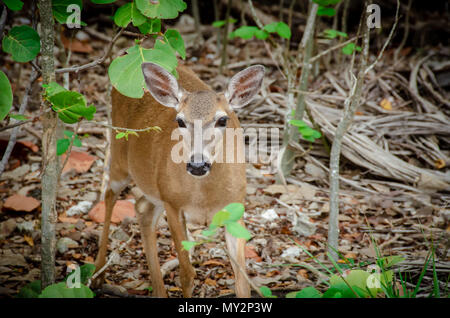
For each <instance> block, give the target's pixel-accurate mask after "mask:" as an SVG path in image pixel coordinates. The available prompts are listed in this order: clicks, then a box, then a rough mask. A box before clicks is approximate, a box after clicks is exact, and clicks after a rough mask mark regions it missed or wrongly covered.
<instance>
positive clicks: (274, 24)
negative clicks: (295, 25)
mask: <svg viewBox="0 0 450 318" xmlns="http://www.w3.org/2000/svg"><path fill="white" fill-rule="evenodd" d="M277 26H278V22H272V23H269V24H266V25H265V26H264V28H263V30H266V31H267V32H269V33H275V32H277Z"/></svg>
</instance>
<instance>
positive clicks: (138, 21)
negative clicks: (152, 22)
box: [114, 2, 147, 28]
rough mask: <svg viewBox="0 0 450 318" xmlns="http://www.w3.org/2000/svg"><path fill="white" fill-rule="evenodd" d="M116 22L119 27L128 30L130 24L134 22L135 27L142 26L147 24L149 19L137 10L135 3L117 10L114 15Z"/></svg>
mask: <svg viewBox="0 0 450 318" xmlns="http://www.w3.org/2000/svg"><path fill="white" fill-rule="evenodd" d="M114 22H115V23H116V24H117V25H118V26H120V27H122V28H126V27H127V26H128V24H130V22H132V23H133V25H134V26H139V25H142V24H143V23H145V22H147V18H146V17H145V16H144V15H142V13H141V12H140V11H139V10H138V9H137V8H136V5H135V3H134V2H129V3H127V4H124V5H123V6H121V7H120V8H119V9H117V11H116V13H115V14H114Z"/></svg>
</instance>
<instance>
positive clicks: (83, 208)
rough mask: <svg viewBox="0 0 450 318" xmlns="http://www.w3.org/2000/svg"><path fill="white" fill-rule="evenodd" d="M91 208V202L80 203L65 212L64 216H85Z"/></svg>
mask: <svg viewBox="0 0 450 318" xmlns="http://www.w3.org/2000/svg"><path fill="white" fill-rule="evenodd" d="M91 207H92V202H90V201H81V202H79V203H78V204H77V205H74V206H72V207H71V208H70V209H69V210H67V211H66V215H67V216H74V215H80V214H86V213H88V212H89V209H90V208H91Z"/></svg>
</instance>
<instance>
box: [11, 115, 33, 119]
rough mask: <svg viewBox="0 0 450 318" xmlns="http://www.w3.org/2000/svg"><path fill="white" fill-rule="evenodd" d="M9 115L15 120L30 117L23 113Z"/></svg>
mask: <svg viewBox="0 0 450 318" xmlns="http://www.w3.org/2000/svg"><path fill="white" fill-rule="evenodd" d="M8 116H9V117H11V118H12V119H15V120H28V119H29V117H27V116H25V115H21V114H9V115H8Z"/></svg>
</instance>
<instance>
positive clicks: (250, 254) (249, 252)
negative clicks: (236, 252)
mask: <svg viewBox="0 0 450 318" xmlns="http://www.w3.org/2000/svg"><path fill="white" fill-rule="evenodd" d="M245 258H253V259H254V260H255V261H256V262H262V258H261V257H260V256H259V255H258V253H256V251H255V247H254V246H251V245H245Z"/></svg>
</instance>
